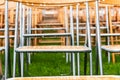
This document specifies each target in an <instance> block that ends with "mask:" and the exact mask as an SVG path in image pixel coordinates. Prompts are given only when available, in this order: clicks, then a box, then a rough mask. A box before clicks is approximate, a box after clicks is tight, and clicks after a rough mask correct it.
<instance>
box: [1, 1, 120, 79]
mask: <svg viewBox="0 0 120 80" xmlns="http://www.w3.org/2000/svg"><path fill="white" fill-rule="evenodd" d="M40 54H44V55H45V56H49V54H55V55H58V54H60V55H62V56H63V58H64V63H65V64H66V66H68V65H69V68H70V70H69V74H66V73H60V74H61V76H60V75H57V76H53V77H54V78H53V77H48V76H45V80H46V79H48V80H49V78H50V80H51V79H54V80H55V79H57V80H59V78H60V77H61V79H60V80H62V79H63V78H64V79H65V80H73V79H75V80H78V79H80V80H88V77H90V78H89V79H90V80H94V79H95V80H96V79H98V78H100V80H101V79H102V80H108V78H110V76H104V75H109V73H107V72H105V71H104V69H106V68H107V67H106V68H105V67H104V66H106V64H104V63H105V62H104V60H106V59H107V60H108V64H107V65H110V63H112V64H115V62H116V56H117V58H118V57H119V56H118V55H119V54H120V1H119V0H2V1H1V2H0V56H2V58H0V77H1V78H0V79H2V80H19V78H20V79H21V80H24V79H26V80H27V79H28V80H31V79H32V80H33V78H34V79H37V80H44V77H41V76H39V77H38V78H37V77H33V76H29V74H30V75H32V73H29V68H30V67H32V64H35V63H36V61H34V59H33V57H34V58H35V56H37V55H39V56H42V55H40ZM83 55H84V57H83ZM3 56H4V57H3ZM46 58H47V57H46ZM52 58H54V57H51V58H50V59H52ZM81 58H82V59H83V60H81ZM103 58H105V59H104V60H103ZM58 59H59V58H58ZM111 59H112V60H111ZM1 60H3V61H1ZM36 60H38V61H39V59H37V58H36ZM45 61H47V60H45ZM40 62H41V61H40ZM42 62H43V63H44V59H43V60H42ZM81 62H82V63H83V64H81ZM106 62H107V61H106ZM48 63H49V61H48ZM53 63H54V61H53ZM58 63H59V61H58ZM61 65H62V64H61ZM37 66H39V65H37ZM59 66H60V64H59V65H57V66H56V67H59ZM42 67H43V68H44V65H42ZM40 68H41V66H40ZM47 68H49V67H47ZM59 68H61V67H59ZM66 68H67V67H66ZM83 69H84V70H83ZM38 71H39V70H38ZM55 71H56V72H57V70H55ZM58 72H59V69H58ZM26 73H28V74H27V75H26ZM40 73H42V72H40ZM33 74H34V73H33ZM82 74H84V75H82ZM44 75H46V74H44ZM64 75H65V77H63V76H64ZM86 75H87V76H86ZM93 75H100V76H101V77H100V76H93ZM117 75H119V70H118V74H117ZM36 76H37V75H36ZM67 76H69V77H67ZM82 76H83V77H82ZM16 77H19V78H16ZM30 77H31V78H30ZM73 77H74V78H73ZM116 77H117V78H116ZM116 77H111V80H114V79H113V78H115V80H117V79H120V77H118V76H116ZM104 78H105V79H104Z"/></svg>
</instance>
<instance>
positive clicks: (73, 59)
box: [72, 53, 76, 76]
mask: <svg viewBox="0 0 120 80" xmlns="http://www.w3.org/2000/svg"><path fill="white" fill-rule="evenodd" d="M72 69H73V76H75V74H76V70H75V53H72Z"/></svg>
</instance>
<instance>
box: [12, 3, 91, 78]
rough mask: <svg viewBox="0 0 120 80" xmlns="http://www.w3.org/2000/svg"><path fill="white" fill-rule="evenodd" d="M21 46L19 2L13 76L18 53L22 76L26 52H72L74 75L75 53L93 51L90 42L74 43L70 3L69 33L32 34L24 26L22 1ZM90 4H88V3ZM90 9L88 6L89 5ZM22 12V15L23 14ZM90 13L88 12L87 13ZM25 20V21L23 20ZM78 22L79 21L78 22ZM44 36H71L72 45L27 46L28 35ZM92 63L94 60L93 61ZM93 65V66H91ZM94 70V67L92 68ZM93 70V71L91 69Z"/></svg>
mask: <svg viewBox="0 0 120 80" xmlns="http://www.w3.org/2000/svg"><path fill="white" fill-rule="evenodd" d="M20 4H21V5H20V18H21V19H20V46H17V37H18V7H19V3H17V8H16V26H15V39H14V41H15V42H14V58H13V77H15V72H16V55H17V54H18V53H20V56H21V76H23V65H24V64H23V59H24V57H23V55H24V53H25V52H27V53H29V52H36V53H39V52H44V53H46V52H49V53H52V52H69V53H70V54H71V53H72V56H71V57H72V72H73V75H75V74H76V70H75V53H78V52H79V53H81V52H91V48H90V43H89V44H88V45H89V47H87V46H75V45H74V27H73V7H72V5H70V32H67V33H49V34H48V33H46V34H45V33H44V34H31V33H27V34H26V33H25V26H24V7H22V3H20ZM87 6H88V4H87ZM87 10H88V7H87ZM21 14H22V15H21ZM87 15H88V14H87ZM22 21H23V22H22ZM77 24H78V23H77ZM87 27H88V28H87V31H88V33H87V34H89V32H90V30H89V20H88V21H87ZM42 36H44V37H45V36H48V37H51V36H52V37H53V36H55V37H56V36H57V37H59V36H69V37H70V41H71V45H70V46H61V45H60V46H59V45H56V46H26V45H24V38H26V37H42ZM87 36H88V38H89V39H90V36H89V35H87ZM91 57H92V56H91V53H90V61H91V60H92V58H91ZM91 63H92V61H91ZM91 67H92V66H91ZM91 70H92V69H91ZM91 72H92V71H91Z"/></svg>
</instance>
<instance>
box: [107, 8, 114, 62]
mask: <svg viewBox="0 0 120 80" xmlns="http://www.w3.org/2000/svg"><path fill="white" fill-rule="evenodd" d="M108 8H109V9H108V11H109V12H108V15H109V16H108V17H109V26H110V33H113V29H112V17H111V11H110V9H111V7H108ZM110 39H111V45H114V39H113V36H111V37H110ZM112 62H113V63H115V54H114V53H113V54H112Z"/></svg>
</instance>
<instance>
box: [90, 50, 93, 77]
mask: <svg viewBox="0 0 120 80" xmlns="http://www.w3.org/2000/svg"><path fill="white" fill-rule="evenodd" d="M92 71H93V69H92V52H90V75H92V74H93V72H92Z"/></svg>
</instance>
